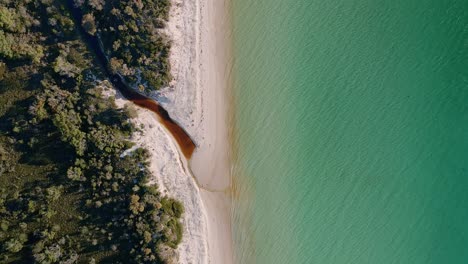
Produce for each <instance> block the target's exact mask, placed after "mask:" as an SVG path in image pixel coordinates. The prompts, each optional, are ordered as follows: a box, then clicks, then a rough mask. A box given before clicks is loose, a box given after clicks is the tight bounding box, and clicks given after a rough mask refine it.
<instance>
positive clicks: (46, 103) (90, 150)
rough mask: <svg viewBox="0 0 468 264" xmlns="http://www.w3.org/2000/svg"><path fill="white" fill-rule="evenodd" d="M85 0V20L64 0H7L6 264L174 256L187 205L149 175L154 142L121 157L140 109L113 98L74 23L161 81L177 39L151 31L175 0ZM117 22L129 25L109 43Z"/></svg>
mask: <svg viewBox="0 0 468 264" xmlns="http://www.w3.org/2000/svg"><path fill="white" fill-rule="evenodd" d="M76 3H78V4H80V3H82V7H83V8H84V9H86V10H87V11H88V14H90V16H89V17H87V18H86V19H85V20H86V21H78V22H74V21H73V19H72V16H71V14H70V12H69V10H68V9H67V5H66V1H60V0H18V1H0V245H1V246H0V263H59V262H60V263H92V262H93V261H94V262H95V263H164V262H166V261H167V262H169V261H171V259H170V258H171V256H172V255H173V254H172V253H173V252H172V251H173V248H175V247H176V246H177V244H178V243H180V241H181V237H182V229H183V228H182V226H181V224H180V221H179V219H180V217H181V214H182V213H183V211H184V210H183V206H182V205H181V204H180V203H179V202H177V201H175V200H173V199H169V198H167V197H163V196H162V195H161V194H160V193H159V192H158V190H157V188H156V187H155V186H147V185H146V184H145V183H146V181H147V178H148V169H147V166H146V165H147V164H146V160H147V158H148V153H147V151H145V150H144V149H137V150H135V151H132V152H130V153H129V154H127V155H122V154H123V153H124V151H125V150H127V149H128V148H130V147H131V146H132V145H133V144H132V143H131V142H129V141H128V138H129V136H130V135H131V134H132V133H133V131H134V128H133V126H132V124H131V123H130V122H129V118H130V117H133V116H134V114H135V113H134V111H133V110H132V108H131V107H130V108H126V109H117V108H116V107H115V104H114V101H113V98H103V96H102V88H101V86H104V85H108V84H109V82H108V81H105V80H104V79H105V78H103V75H104V73H103V71H102V69H100V68H98V67H97V66H96V65H97V63H94V62H93V57H92V53H90V52H89V51H88V48H87V46H86V44H85V43H83V40H82V39H81V38H80V36H79V34H78V31H77V30H76V28H75V27H76V26H79V25H83V26H84V27H85V28H86V31H87V32H88V33H89V34H95V33H96V34H101V35H102V36H103V40H104V44H105V49H106V50H107V51H108V52H112V56H115V57H117V58H119V59H118V61H119V62H122V63H121V65H120V66H119V65H117V66H116V67H117V69H116V71H118V72H121V73H123V71H126V70H128V71H129V72H140V71H141V73H142V74H143V75H145V74H146V75H148V72H154V74H153V75H151V76H149V75H148V76H149V77H148V80H146V82H147V83H151V82H156V84H155V87H154V88H159V87H160V86H161V85H164V84H166V83H167V82H168V80H169V76H168V67H167V66H164V65H167V53H168V45H167V44H165V42H164V40H163V39H162V37H160V36H159V35H158V34H156V31H154V30H153V29H154V28H157V27H161V26H162V24H163V23H162V21H163V20H164V19H165V18H166V17H167V10H168V1H166V0H162V1H103V0H89V1H76ZM91 15H92V16H94V17H91ZM110 16H113V17H112V18H111V17H110ZM112 19H117V20H116V21H118V24H116V25H122V26H123V27H124V28H125V30H123V29H122V30H121V29H117V30H119V32H120V33H121V34H122V35H121V36H122V38H121V39H120V37H119V40H117V39H115V40H112V44H111V42H109V41H110V38H112V36H111V35H113V34H110V33H109V34H108V33H105V32H106V27H107V26H106V25H110V21H111V20H112ZM90 21H94V22H90ZM124 21H125V22H124ZM93 23H94V24H93ZM106 23H108V24H106ZM120 30H121V31H120ZM114 33H115V32H114ZM136 33H138V34H136ZM153 39H154V40H155V41H154V43H156V45H155V46H153V45H152V44H145V42H148V43H153V42H152V40H153ZM148 40H151V41H148ZM115 41H121V44H120V46H119V45H118V44H115V46H119V47H118V48H117V49H116V51H111V50H112V49H113V48H114V45H113V44H114V43H113V42H115ZM141 58H145V59H144V60H142V59H141ZM149 62H150V63H149ZM125 65H127V66H125ZM118 67H120V68H118ZM127 77H128V78H131V76H127ZM171 252H172V253H171Z"/></svg>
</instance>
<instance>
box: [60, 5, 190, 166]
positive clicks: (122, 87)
mask: <svg viewBox="0 0 468 264" xmlns="http://www.w3.org/2000/svg"><path fill="white" fill-rule="evenodd" d="M67 3H68V6H69V9H70V11H71V13H72V15H73V18H74V21H75V23H76V25H77V27H78V28H79V30H80V33H81V35H82V37H83V38H84V40H85V41H86V42H87V44H88V45H89V47H90V48H91V49H92V52H93V53H94V54H95V55H96V59H97V61H98V62H99V63H100V64H101V65H102V68H103V69H104V71H105V73H106V75H107V77H108V78H109V80H110V81H111V83H112V85H114V87H115V88H116V89H118V90H119V91H120V93H121V94H122V95H123V96H124V97H125V98H126V99H127V100H129V101H132V102H133V103H134V104H136V105H138V106H140V107H143V108H146V109H148V110H150V111H152V112H154V113H155V114H157V115H158V116H159V117H160V119H161V123H162V124H163V125H164V126H165V127H166V129H167V130H168V131H169V132H170V133H171V134H172V136H173V137H174V139H175V140H176V142H177V144H178V145H179V147H180V149H181V151H182V153H183V154H184V156H185V157H186V158H187V159H190V157H191V156H192V154H193V152H194V150H195V147H196V146H195V143H194V142H193V140H192V138H190V136H189V135H188V133H187V132H186V131H185V130H184V129H183V128H182V127H181V126H180V125H179V124H177V122H175V121H174V120H173V119H172V118H171V117H170V115H169V113H168V112H167V111H166V109H164V108H163V107H162V106H161V105H160V104H159V103H158V102H157V101H155V100H153V99H151V98H150V97H148V96H145V95H143V94H141V93H139V92H137V91H136V90H134V89H132V88H131V87H130V86H129V85H128V84H127V83H126V82H125V80H124V79H123V77H122V76H121V75H119V74H113V73H112V72H111V71H110V70H109V67H108V64H109V62H108V59H107V57H106V56H105V53H104V50H103V48H101V45H99V39H98V37H96V36H91V35H89V34H87V33H86V32H85V31H84V29H83V28H82V27H81V20H82V16H83V15H82V13H81V10H80V8H78V7H75V6H74V3H73V0H68V1H67Z"/></svg>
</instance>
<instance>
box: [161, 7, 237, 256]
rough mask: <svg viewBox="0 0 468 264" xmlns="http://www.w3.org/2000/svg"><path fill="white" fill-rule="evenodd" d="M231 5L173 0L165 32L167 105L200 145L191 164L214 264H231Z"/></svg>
mask: <svg viewBox="0 0 468 264" xmlns="http://www.w3.org/2000/svg"><path fill="white" fill-rule="evenodd" d="M227 5H228V0H196V1H184V0H173V6H172V10H171V14H170V20H169V24H168V27H167V33H168V35H169V36H171V38H172V41H173V42H172V49H171V57H170V59H171V69H172V74H173V77H174V82H173V84H172V85H171V87H169V88H167V89H165V90H163V91H162V94H163V96H164V95H165V97H166V99H167V100H168V102H167V103H163V105H164V106H165V107H166V109H167V110H168V111H169V113H170V114H171V116H172V117H173V118H174V119H175V120H176V121H178V122H179V123H180V124H181V125H182V126H183V127H184V128H185V129H186V130H187V131H188V133H189V134H190V135H191V137H192V138H193V139H194V141H195V143H196V144H197V149H196V151H195V153H194V155H193V157H192V160H191V162H190V165H191V169H192V171H193V174H194V176H195V178H196V180H197V182H198V185H199V187H200V193H201V198H202V201H203V205H204V208H205V210H206V211H205V215H206V217H207V231H208V233H207V237H206V238H207V242H208V259H209V260H208V261H209V262H208V263H213V264H217V263H225V264H229V263H232V236H231V223H230V221H231V215H230V214H231V212H230V206H231V204H230V183H231V177H230V161H229V139H228V128H229V126H228V122H227V120H228V92H229V90H228V89H229V83H230V80H229V73H230V66H229V65H230V64H229V55H230V54H229V51H230V46H229V44H230V41H229V37H230V34H229V32H230V31H229V20H228V19H229V15H228V11H229V9H228V6H227ZM163 102H164V101H163ZM181 263H185V262H181ZM187 263H190V262H187ZM192 263H204V262H197V261H195V260H194V261H193V262H192Z"/></svg>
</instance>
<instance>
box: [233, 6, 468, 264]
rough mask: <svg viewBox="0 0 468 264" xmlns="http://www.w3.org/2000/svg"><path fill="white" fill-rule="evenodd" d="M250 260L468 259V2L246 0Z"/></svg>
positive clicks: (237, 168) (238, 212)
mask: <svg viewBox="0 0 468 264" xmlns="http://www.w3.org/2000/svg"><path fill="white" fill-rule="evenodd" d="M232 9H233V29H234V31H233V36H234V37H233V41H234V45H233V56H234V76H235V78H234V98H235V100H236V103H235V108H236V109H235V115H234V120H235V129H234V143H235V145H236V146H237V151H236V153H235V164H234V177H235V178H234V179H235V183H236V188H235V198H236V199H235V203H234V209H233V217H234V219H233V222H234V226H233V229H234V239H235V255H236V260H237V262H238V263H261V264H263V263H268V264H270V263H318V264H328V263H331V264H341V263H343V264H349V263H359V264H362V263H372V264H387V263H404V264H406V263H408V264H430V263H443V264H452V263H461V264H466V263H468V2H467V1H466V0H443V1H442V0H419V1H416V0H392V1H390V0H385V1H384V0H373V1H371V0H349V1H339V0H327V1H318V0H256V1H252V0H250V1H249V0H236V1H233V7H232Z"/></svg>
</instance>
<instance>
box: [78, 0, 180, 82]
mask: <svg viewBox="0 0 468 264" xmlns="http://www.w3.org/2000/svg"><path fill="white" fill-rule="evenodd" d="M75 3H76V4H77V5H78V6H80V8H81V9H82V10H83V12H84V13H85V15H84V16H83V21H82V24H83V26H84V28H85V30H86V32H88V34H91V35H97V36H98V37H99V38H100V39H101V40H102V42H103V46H104V52H105V53H106V56H108V58H109V60H110V68H111V70H112V71H113V72H114V73H120V74H121V75H122V76H124V77H125V79H126V81H127V82H128V83H129V84H131V85H132V86H133V87H135V88H136V87H144V88H146V89H147V90H148V91H149V90H157V89H159V88H161V87H163V86H165V85H168V84H169V82H170V80H171V76H170V71H169V67H170V65H169V48H170V44H169V41H168V40H167V38H165V37H164V36H163V35H162V33H161V29H162V28H163V27H164V24H165V22H166V20H167V18H168V15H169V7H170V1H169V0H145V1H142V0H140V1H133V0H126V1H121V0H108V1H103V0H89V1H75Z"/></svg>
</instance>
